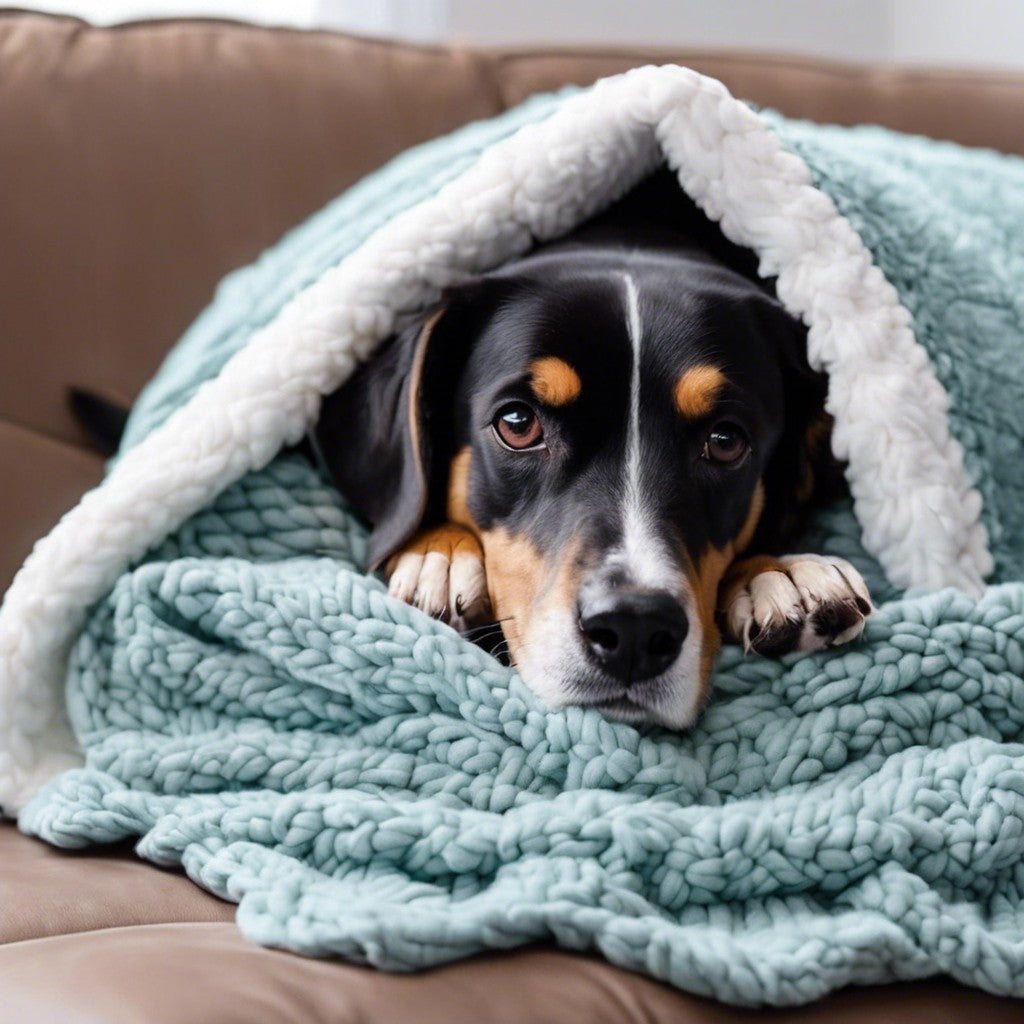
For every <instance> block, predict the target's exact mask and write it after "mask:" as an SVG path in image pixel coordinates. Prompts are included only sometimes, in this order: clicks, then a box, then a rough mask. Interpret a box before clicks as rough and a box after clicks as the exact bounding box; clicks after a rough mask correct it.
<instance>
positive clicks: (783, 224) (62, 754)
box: [0, 66, 992, 814]
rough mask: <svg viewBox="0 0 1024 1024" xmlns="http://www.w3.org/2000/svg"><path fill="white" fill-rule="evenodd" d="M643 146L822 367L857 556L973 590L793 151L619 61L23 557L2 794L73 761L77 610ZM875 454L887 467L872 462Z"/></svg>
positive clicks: (1, 748)
mask: <svg viewBox="0 0 1024 1024" xmlns="http://www.w3.org/2000/svg"><path fill="white" fill-rule="evenodd" d="M662 159H667V160H668V163H669V164H670V165H671V166H672V167H673V168H674V169H675V170H677V171H678V174H679V181H680V184H681V185H682V187H683V189H685V191H686V192H687V193H689V195H690V196H691V197H692V198H693V199H694V200H696V202H697V203H698V204H699V205H700V206H701V208H702V209H703V210H704V211H705V213H706V214H707V215H708V216H709V217H711V218H712V219H713V220H716V221H719V222H720V224H721V227H722V229H723V231H724V233H725V234H726V235H727V236H728V237H729V238H730V239H731V240H732V241H734V242H736V243H738V244H740V245H744V246H747V247H749V248H750V249H752V250H754V251H755V252H756V253H757V254H758V256H759V257H760V272H761V274H763V275H764V276H777V278H778V284H777V289H778V296H779V299H780V300H781V301H782V303H783V304H784V305H785V306H786V308H787V309H788V310H789V311H790V312H791V313H793V314H794V315H796V316H799V317H800V318H802V319H803V320H804V322H805V323H807V324H808V326H809V339H808V345H809V357H810V361H811V364H812V365H813V366H815V367H816V368H819V369H824V370H826V371H827V372H828V373H829V375H830V388H829V397H828V410H829V412H831V414H832V415H833V416H834V417H835V430H834V432H833V438H832V442H833V447H834V449H835V453H836V455H837V456H838V457H839V458H841V459H843V460H846V461H847V462H848V464H849V471H848V474H847V475H848V478H849V482H850V487H851V490H852V493H853V498H854V502H855V509H856V512H857V516H858V519H859V520H860V523H861V525H862V527H863V530H864V542H865V544H866V546H867V548H868V549H869V550H870V551H871V552H872V553H873V554H874V555H875V556H876V557H878V559H879V560H880V562H881V564H882V565H883V567H884V568H885V570H886V572H887V574H888V575H889V577H890V578H891V580H892V581H893V582H894V583H895V584H897V585H900V586H911V585H919V586H925V587H929V588H937V587H942V586H955V587H960V588H962V589H965V590H968V591H972V592H976V591H978V590H980V589H981V587H982V581H983V579H984V577H985V576H986V575H987V574H988V573H989V572H991V569H992V559H991V556H990V555H989V552H988V549H987V540H986V536H985V531H984V528H983V526H982V525H981V522H980V520H979V516H980V512H981V498H980V496H979V494H978V493H977V492H976V491H975V490H973V489H972V488H971V486H970V484H969V482H968V480H967V476H966V473H965V471H964V467H963V453H962V450H961V447H960V445H959V444H958V443H957V442H956V441H955V440H954V439H953V438H952V437H951V435H950V433H949V427H948V423H947V419H946V411H947V405H948V400H947V396H946V394H945V392H944V390H943V389H942V387H941V385H940V384H939V383H938V381H937V380H936V378H935V376H934V374H933V373H932V370H931V367H930V365H929V361H928V358H927V356H926V354H925V352H924V350H923V348H922V347H921V346H920V345H919V344H918V343H917V341H916V339H915V338H914V336H913V333H912V331H911V328H910V316H909V314H908V313H907V311H906V310H905V309H904V308H903V307H902V306H901V305H900V302H899V300H898V297H897V294H896V291H895V289H894V288H893V287H892V286H891V285H890V284H889V283H888V281H886V280H885V278H884V277H883V275H882V273H881V272H880V271H879V270H878V268H877V267H875V266H874V265H873V263H872V260H871V256H870V254H869V253H868V251H867V250H866V248H865V247H864V245H863V244H862V242H861V241H860V239H859V238H858V236H857V234H856V233H855V231H854V230H853V228H852V226H851V225H850V224H849V222H848V221H847V220H846V219H845V218H843V217H841V216H840V215H839V213H838V212H837V210H836V208H835V205H834V204H833V202H832V200H831V199H830V198H829V197H828V196H826V195H825V194H824V193H822V192H820V191H818V190H817V189H815V188H814V187H813V185H812V183H811V174H810V171H809V169H808V168H807V166H806V164H805V163H804V162H803V161H802V160H801V159H800V158H799V157H797V156H795V155H794V154H793V153H791V152H788V151H787V150H785V149H784V148H783V146H782V143H781V142H780V140H779V139H778V137H777V136H776V135H775V134H774V133H773V132H772V131H771V130H770V129H769V128H768V127H767V126H766V125H765V124H764V123H763V122H762V120H761V119H760V117H759V116H758V115H757V114H756V113H754V112H753V111H751V110H750V109H749V108H748V107H747V106H745V105H744V104H742V103H740V102H739V101H737V100H736V99H734V98H733V97H732V96H731V95H730V94H729V92H728V91H727V90H726V88H725V87H724V86H723V85H722V84H721V83H720V82H717V81H715V80H713V79H710V78H706V77H704V76H702V75H699V74H697V73H696V72H694V71H691V70H687V69H683V68H679V67H672V66H669V67H660V68H655V67H647V68H640V69H637V70H634V71H631V72H627V73H626V74H625V75H621V76H618V77H616V78H611V79H606V80H605V81H603V82H600V83H598V85H596V86H595V87H594V88H593V89H591V90H588V91H586V92H583V93H580V94H579V95H577V96H575V97H572V98H571V99H569V100H567V101H566V102H565V103H564V104H563V105H562V106H560V107H559V108H558V109H557V110H556V112H555V113H554V114H552V115H551V116H550V117H549V118H548V119H546V120H544V121H542V122H540V123H537V124H532V125H529V126H527V127H525V128H523V129H522V130H520V131H519V132H518V133H517V134H516V135H514V136H512V137H511V138H508V139H506V140H504V141H502V142H500V143H498V144H496V145H494V146H492V147H491V148H490V149H489V150H487V151H486V152H485V154H484V155H483V156H482V157H481V159H480V160H479V161H478V162H477V163H476V164H475V165H474V166H473V167H471V168H470V169H469V170H468V171H466V172H465V173H463V174H462V175H460V176H459V177H458V178H457V179H455V180H453V181H452V182H450V183H449V184H448V185H447V186H446V187H445V188H443V189H442V190H441V191H440V192H439V193H438V194H437V195H436V196H434V197H433V198H431V199H428V200H426V201H425V202H422V203H420V204H419V205H417V206H415V207H413V208H412V209H410V210H408V211H406V212H405V213H403V214H402V215H400V216H398V217H396V218H395V219H394V220H392V221H391V222H390V223H388V224H387V225H386V226H385V227H383V228H382V229H381V230H379V231H378V232H377V233H376V234H375V235H374V236H372V237H371V238H370V239H369V240H368V241H367V242H366V243H365V244H364V245H363V246H362V247H361V248H359V249H358V250H356V251H355V252H354V253H353V254H352V255H350V256H349V257H348V258H347V259H345V260H344V261H343V262H342V263H340V264H339V265H338V266H337V267H335V268H333V269H331V270H330V271H328V272H327V273H325V274H324V275H323V276H322V277H321V278H320V280H318V281H317V282H316V283H314V284H313V285H311V286H310V287H308V288H306V289H305V291H303V292H302V293H301V294H300V295H298V296H297V297H296V298H295V299H294V300H293V301H291V302H290V303H289V304H288V305H287V306H286V307H285V308H284V309H283V310H282V311H281V312H280V314H279V315H278V316H277V318H276V319H275V320H274V321H273V322H271V323H270V324H268V325H267V326H266V327H265V328H263V329H262V330H260V331H259V332H258V333H257V334H255V335H254V336H253V338H252V340H251V342H250V343H249V345H248V346H247V347H246V348H244V349H243V350H242V351H240V352H239V353H238V354H237V355H236V356H235V357H234V358H233V359H231V361H230V362H229V363H228V364H227V365H226V366H225V367H224V369H223V371H222V372H221V373H220V375H219V376H218V377H216V378H215V379H213V380H210V381H208V382H207V383H206V384H205V385H204V386H203V387H202V388H200V390H199V391H198V392H197V393H196V395H195V396H194V397H193V399H192V400H191V401H190V402H189V403H188V404H187V405H185V406H183V407H182V408H180V409H179V410H178V411H177V412H176V413H175V414H174V415H173V416H172V417H171V418H170V419H169V420H168V421H167V422H166V423H165V424H164V425H163V426H161V427H160V428H159V429H157V430H155V431H154V432H153V433H152V434H151V435H150V436H148V437H147V438H146V439H145V440H144V441H142V443H140V444H139V445H138V446H137V447H135V448H134V449H132V450H130V451H129V452H127V453H126V454H125V455H124V456H123V458H122V459H121V460H120V461H119V462H118V463H117V465H116V467H115V468H114V470H113V471H112V472H111V474H110V475H109V476H108V478H107V479H106V480H105V481H104V482H103V483H102V484H101V485H100V486H99V487H97V488H96V489H95V490H93V491H91V492H90V493H89V494H87V495H86V496H85V497H84V498H83V499H82V500H81V502H80V503H79V504H78V506H77V507H75V508H74V509H72V510H71V511H70V512H68V513H67V515H65V516H64V518H63V519H62V520H61V521H60V523H59V524H58V525H57V526H56V527H55V528H54V530H53V531H52V532H51V533H50V534H49V536H47V537H45V538H44V539H43V540H41V541H40V542H39V543H38V544H37V545H36V547H35V549H34V550H33V552H32V554H31V556H30V557H29V558H28V560H27V561H26V562H25V565H24V566H23V567H22V569H21V571H20V572H19V573H18V575H17V577H16V578H15V580H14V582H13V584H12V586H11V588H10V590H9V591H8V593H7V596H6V598H5V601H4V604H3V607H2V609H0V803H2V805H3V809H4V811H5V813H7V814H13V813H15V812H16V811H17V810H18V809H19V808H21V807H22V806H23V805H24V803H25V802H26V800H27V799H29V798H30V797H31V796H32V795H33V794H34V793H35V792H36V791H37V790H38V789H39V787H40V786H41V785H42V784H43V783H45V782H46V781H47V780H48V779H49V778H50V777H52V776H53V775H54V774H56V773H57V772H58V771H60V770H62V769H65V768H67V767H70V766H73V765H75V764H79V763H81V757H80V754H79V752H78V750H77V747H76V744H75V741H74V738H73V736H72V733H71V729H70V726H69V724H68V720H67V713H66V710H65V707H64V700H63V693H64V688H63V683H64V676H65V670H66V661H67V653H68V648H69V645H70V643H71V641H72V639H73V637H74V636H75V634H76V631H77V630H78V629H79V628H80V626H81V624H82V622H83V618H84V615H85V612H86V609H87V608H88V607H89V606H90V605H91V604H92V603H93V602H94V601H96V600H97V599H99V598H100V597H101V596H102V595H103V594H104V593H105V592H106V591H107V590H108V589H109V588H110V587H111V586H112V585H113V583H114V582H115V580H116V578H117V577H118V575H119V574H120V573H122V572H123V571H124V570H125V569H126V568H127V566H128V565H129V564H130V563H131V562H132V561H133V560H134V559H137V558H139V557H140V556H141V555H142V554H143V553H144V552H145V551H146V550H147V549H148V548H149V547H151V546H152V545H153V544H155V543H157V542H159V541H160V540H161V539H162V538H163V537H164V536H165V535H166V534H167V533H168V532H170V531H171V530H173V529H175V528H176V527H177V526H179V525H180V524H181V523H182V522H183V521H184V520H185V519H187V518H188V517H189V516H191V515H193V514H194V513H195V512H197V511H199V510H200V509H201V508H202V507H203V506H205V505H206V504H207V503H208V502H209V501H210V500H211V499H212V498H214V497H215V496H216V495H217V494H218V493H219V492H220V491H221V490H223V489H224V488H225V487H227V486H228V485H229V484H230V483H232V482H233V481H235V480H237V479H238V478H239V477H241V476H242V475H243V474H245V473H246V472H249V471H251V470H254V469H259V468H261V467H262V466H264V465H266V464H267V463H268V462H269V461H270V460H271V459H272V458H273V457H274V456H275V455H276V454H277V452H278V451H279V449H280V448H281V447H282V446H283V445H286V444H292V443H294V442H297V441H298V440H299V439H300V438H301V437H302V435H303V433H304V432H305V431H306V429H307V428H308V427H309V426H310V425H311V424H312V423H314V422H315V420H316V417H317V414H318V411H319V408H320V400H321V396H322V395H324V394H327V393H329V392H331V391H333V390H334V389H335V388H337V387H338V386H339V385H340V384H341V383H342V382H343V381H344V380H345V379H346V378H347V377H348V376H349V374H350V373H351V372H352V370H353V368H354V366H355V365H356V363H357V362H358V361H360V360H364V359H366V358H367V357H368V356H369V355H370V354H371V353H372V352H373V350H374V348H375V347H376V346H377V344H378V343H379V342H380V341H381V340H382V339H384V338H385V337H387V336H388V335H389V334H390V333H392V331H393V330H394V327H395V324H396V321H397V320H398V319H399V318H400V317H402V316H405V315H408V314H411V313H413V312H416V311H418V310H420V309H422V308H424V307H425V306H426V305H428V304H429V303H431V302H433V301H436V300H437V298H438V297H439V294H440V289H441V288H442V287H444V286H446V285H449V284H452V283H455V282H457V281H459V280H461V279H464V278H465V277H466V276H467V275H469V274H472V273H475V272H480V271H483V270H487V269H490V268H492V267H494V266H496V265H499V264H501V263H503V262H505V261H507V260H509V259H510V258H512V257H514V256H518V255H520V254H522V253H523V252H525V251H526V250H528V249H529V248H530V247H531V246H532V245H533V244H534V242H535V240H538V239H539V240H544V239H549V238H552V237H555V236H558V235H560V234H563V233H565V232H566V231H568V230H569V229H571V228H573V227H574V226H575V225H577V224H578V223H579V222H581V221H582V220H584V219H585V218H586V217H588V216H589V215H591V214H593V213H595V212H597V211H598V210H600V209H602V208H603V207H605V206H607V205H608V204H609V203H610V202H611V201H613V200H614V199H616V198H618V197H619V196H621V195H622V194H623V193H624V192H625V191H626V190H627V189H628V188H630V187H631V186H632V185H634V184H635V183H636V182H637V181H639V180H640V178H642V177H643V176H644V175H645V174H646V173H647V172H649V171H650V170H652V169H653V168H654V167H655V166H656V165H657V164H658V163H659V162H660V161H661V160H662ZM894 466H895V467H897V471H895V472H894V471H892V469H891V468H890V469H888V470H886V469H885V467H894Z"/></svg>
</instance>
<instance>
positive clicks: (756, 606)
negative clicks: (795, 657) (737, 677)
mask: <svg viewBox="0 0 1024 1024" xmlns="http://www.w3.org/2000/svg"><path fill="white" fill-rule="evenodd" d="M721 593H722V598H723V601H722V605H721V614H722V618H723V620H724V624H725V631H726V634H727V635H728V637H729V639H731V640H734V641H735V642H736V643H741V644H743V646H744V649H745V650H748V651H751V650H752V651H756V652H757V653H758V654H767V655H780V654H788V653H790V652H791V651H818V650H821V649H822V648H825V647H838V646H839V645H840V644H845V643H849V642H850V641H851V640H855V639H856V638H857V637H858V636H860V634H861V632H862V631H863V629H864V622H865V620H866V619H867V617H868V616H869V615H870V614H871V611H872V606H871V597H870V595H869V594H868V588H867V586H866V585H865V583H864V580H863V578H862V577H861V575H860V573H859V572H857V570H856V569H854V567H853V566H852V565H850V563H849V562H847V561H845V560H844V559H842V558H823V557H822V556H821V555H784V556H782V557H781V558H750V559H746V560H745V561H742V562H738V563H736V565H734V566H733V567H732V568H731V569H730V571H729V573H728V575H727V577H726V582H725V584H724V585H723V587H722V591H721Z"/></svg>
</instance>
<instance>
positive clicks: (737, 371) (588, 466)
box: [317, 172, 871, 728]
mask: <svg viewBox="0 0 1024 1024" xmlns="http://www.w3.org/2000/svg"><path fill="white" fill-rule="evenodd" d="M805 340H806V339H805V331H804V329H803V328H802V327H801V325H800V324H799V323H797V322H796V321H795V320H794V319H793V318H792V317H791V316H790V315H789V314H787V313H786V312H785V311H784V310H783V308H782V307H781V305H780V304H779V303H778V302H777V301H776V299H775V298H774V297H773V295H772V292H771V290H770V287H769V286H766V285H765V284H764V282H761V281H759V280H758V279H757V276H756V274H755V272H754V267H753V265H752V257H751V256H750V254H748V253H746V252H745V251H743V250H740V249H738V248H736V247H733V246H731V245H730V244H729V243H727V242H726V241H725V239H724V238H723V237H722V236H721V235H720V233H719V232H718V231H717V229H715V228H713V227H712V226H711V225H710V224H709V223H708V222H707V221H706V220H705V219H704V218H703V217H702V216H701V215H700V214H699V213H698V212H697V211H696V209H695V208H694V207H692V206H691V205H690V204H688V203H687V202H686V201H685V200H684V199H683V198H682V197H681V196H680V193H679V190H678V186H676V185H675V184H674V183H673V182H672V180H671V178H670V177H669V176H668V174H667V172H662V173H659V174H657V175H655V176H653V177H652V178H651V179H649V180H648V181H647V182H645V183H644V184H643V185H642V186H641V187H640V188H638V189H637V190H635V191H634V192H633V193H632V194H631V195H630V196H629V197H627V198H626V199H625V200H624V201H622V202H621V203H619V204H617V205H616V206H615V207H613V208H612V209H611V210H610V211H608V213H606V214H605V215H603V216H601V217H599V218H597V219H595V220H594V221H592V222H590V223H589V224H587V225H585V226H584V227H583V228H581V229H579V230H577V231H575V232H573V233H572V234H571V235H569V236H567V237H566V238H564V239H562V240H560V241H558V242H557V243H554V244H549V245H546V246H543V247H541V248H539V249H537V250H536V251H535V252H533V253H532V254H530V255H529V256H527V257H525V258H523V259H520V260H517V261H515V262H513V263H511V264H509V265H507V266H505V267H503V268H501V269H500V270H497V271H495V272H493V273H489V274H487V275H485V276H483V277H481V278H479V279H476V280H473V281H472V282H470V283H468V284H466V285H464V286H460V287H458V288H454V289H452V290H451V291H450V292H449V293H448V294H447V295H446V297H445V300H444V302H443V303H442V304H441V306H440V307H439V308H437V309H435V310H433V311H431V312H430V313H429V315H427V316H426V317H425V318H424V319H423V320H422V321H420V322H418V323H416V324H413V325H412V326H410V327H409V328H408V329H407V330H406V331H404V332H403V333H402V334H400V335H398V336H397V337H396V338H394V339H393V340H392V341H391V343H390V344H389V345H388V347H387V348H386V349H384V350H383V351H382V352H381V353H380V354H379V355H378V356H377V357H376V358H375V359H374V360H373V361H372V362H371V363H369V364H368V365H366V366H365V367H363V368H362V369H361V370H360V371H359V372H357V373H356V374H355V375H354V376H353V378H352V379H351V380H350V381H349V382H348V383H347V384H346V385H345V386H344V387H343V388H342V389H341V390H340V391H338V392H337V393H335V394H334V395H332V396H331V397H330V398H328V399H327V401H326V402H325V405H324V410H323V413H322V416H321V421H320V424H319V427H318V430H317V441H318V446H319V448H320V450H321V453H322V456H323V458H324V460H325V461H326V463H327V465H328V467H329V469H330V470H331V472H332V474H333V476H334V478H335V480H336V482H337V484H338V486H339V488H340V490H341V491H342V493H344V494H345V495H346V496H347V497H348V498H349V499H350V500H351V501H352V503H353V504H354V506H355V508H356V509H357V510H358V511H359V512H360V513H361V514H363V515H364V516H365V517H366V518H367V519H368V520H369V521H370V523H371V524H372V526H373V533H372V536H371V542H370V547H371V560H372V562H373V564H374V565H375V566H379V565H385V566H386V568H387V571H388V573H389V575H390V590H391V593H392V594H394V595H395V596H397V597H400V598H402V599H403V600H405V601H408V602H410V603H412V604H415V605H416V606H417V607H419V608H421V609H422V610H423V611H425V612H427V613H428V614H430V615H434V616H438V617H441V618H448V619H450V620H454V621H456V622H457V624H462V623H472V622H474V621H486V620H488V619H495V620H497V621H498V622H500V623H501V626H502V628H503V630H504V633H505V636H506V638H507V641H508V648H509V651H510V654H511V657H512V659H513V661H514V662H515V664H516V665H517V667H518V669H519V670H520V672H521V674H522V676H523V678H524V679H525V680H526V682H527V683H528V684H529V685H530V686H531V687H532V688H533V689H534V690H535V691H536V692H537V693H538V694H539V695H540V696H541V697H542V698H544V699H545V700H546V701H547V702H549V703H550V704H553V705H561V704H567V703H570V704H581V705H592V706H596V707H599V708H602V709H603V710H605V711H606V712H607V713H609V714H611V715H613V716H615V717H619V718H624V719H627V720H631V721H642V720H650V721H655V722H659V723H661V724H664V725H667V726H670V727H676V728H679V727H685V726H688V725H690V724H691V723H692V722H693V721H694V719H695V718H696V716H697V715H698V713H699V711H700V709H701V707H702V704H703V702H704V699H705V696H706V693H707V688H708V677H709V673H710V668H711V663H712V660H713V658H714V655H715V653H716V651H717V650H718V647H719V644H720V635H721V632H724V633H725V635H726V636H727V637H728V638H729V639H731V640H735V641H738V642H740V643H743V644H745V645H747V647H748V648H751V649H753V650H755V651H757V652H760V653H763V654H778V653H785V652H787V651H792V650H812V649H815V648H819V647H824V646H826V645H829V644H839V643H844V642H846V641H848V640H851V639H853V638H854V637H856V636H858V635H859V633H860V632H861V630H862V628H863V624H864V618H865V616H866V615H867V614H868V613H869V612H870V609H871V604H870V598H869V596H868V592H867V589H866V588H865V586H864V583H863V581H862V579H861V577H860V575H859V574H858V573H857V572H856V570H855V569H853V567H852V566H850V565H849V564H848V563H847V562H845V561H842V560H841V559H835V558H825V557H820V556H818V555H778V554H777V552H780V551H784V550H785V545H786V541H787V539H788V537H790V536H792V534H793V531H794V529H795V528H796V526H797V525H798V524H799V521H800V518H801V516H800V512H801V510H802V509H803V508H805V507H806V506H807V504H808V502H809V501H810V500H811V499H812V497H813V496H814V495H815V493H820V492H821V490H822V484H823V468H824V470H825V471H826V472H825V473H824V478H829V479H830V478H833V477H834V476H835V473H834V472H833V471H832V469H831V467H829V464H828V455H827V449H828V444H827V433H828V431H827V427H828V422H827V418H826V417H825V416H824V413H823V401H824V396H825V383H824V380H823V379H822V378H820V377H819V376H817V375H815V374H813V373H812V372H811V370H810V368H809V367H808V365H807V362H806V357H805ZM740 556H743V557H742V558H741V557H740Z"/></svg>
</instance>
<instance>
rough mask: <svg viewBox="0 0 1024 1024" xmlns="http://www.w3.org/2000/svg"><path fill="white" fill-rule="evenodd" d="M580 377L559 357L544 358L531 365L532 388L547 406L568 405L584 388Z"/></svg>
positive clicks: (535, 360)
mask: <svg viewBox="0 0 1024 1024" xmlns="http://www.w3.org/2000/svg"><path fill="white" fill-rule="evenodd" d="M582 386H583V385H582V383H581V382H580V375H579V374H578V373H577V372H576V371H575V370H574V369H573V368H572V367H571V366H570V365H569V364H568V363H567V362H566V361H565V360H564V359H559V358H558V356H543V357H542V358H540V359H534V361H533V362H532V363H530V387H531V388H532V389H533V393H534V394H535V395H536V396H537V397H538V398H539V399H540V400H541V401H542V402H543V403H544V404H545V405H568V403H569V402H573V401H575V400H576V399H577V398H578V397H579V394H580V389H581V388H582Z"/></svg>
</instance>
